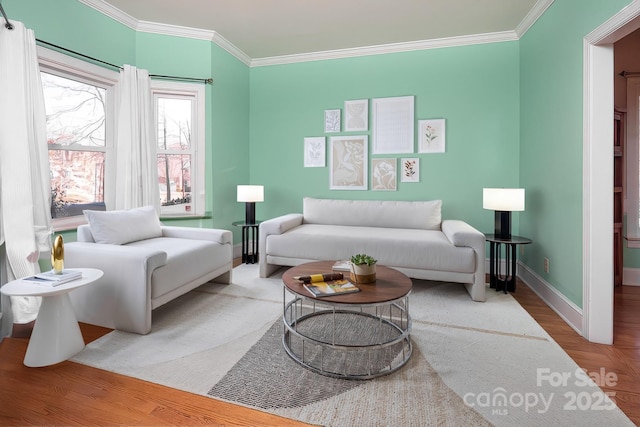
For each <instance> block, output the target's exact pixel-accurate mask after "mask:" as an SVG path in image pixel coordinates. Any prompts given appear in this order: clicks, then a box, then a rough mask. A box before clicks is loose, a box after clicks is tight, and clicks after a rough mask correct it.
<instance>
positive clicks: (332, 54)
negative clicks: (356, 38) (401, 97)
mask: <svg viewBox="0 0 640 427" xmlns="http://www.w3.org/2000/svg"><path fill="white" fill-rule="evenodd" d="M514 40H518V37H517V35H516V33H515V32H514V31H503V32H498V33H487V34H476V35H473V36H460V37H447V38H441V39H432V40H420V41H414V42H406V43H391V44H384V45H377V46H365V47H358V48H350V49H339V50H327V51H322V52H311V53H302V54H297V55H283V56H272V57H268V58H258V59H252V60H251V67H266V66H270V65H282V64H292V63H296V62H310V61H324V60H327V59H342V58H353V57H357V56H368V55H381V54H387V53H398V52H409V51H415V50H426V49H440V48H445V47H455V46H468V45H474V44H484V43H497V42H505V41H514Z"/></svg>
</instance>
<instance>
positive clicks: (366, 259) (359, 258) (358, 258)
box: [351, 254, 378, 265]
mask: <svg viewBox="0 0 640 427" xmlns="http://www.w3.org/2000/svg"><path fill="white" fill-rule="evenodd" d="M376 262H378V260H377V259H375V258H374V257H372V256H369V255H366V254H357V255H351V263H352V264H354V265H362V264H367V265H373V264H375V263H376Z"/></svg>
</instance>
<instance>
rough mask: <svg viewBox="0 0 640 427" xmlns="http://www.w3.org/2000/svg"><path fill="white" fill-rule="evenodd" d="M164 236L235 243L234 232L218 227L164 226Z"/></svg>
mask: <svg viewBox="0 0 640 427" xmlns="http://www.w3.org/2000/svg"><path fill="white" fill-rule="evenodd" d="M162 237H177V238H181V239H192V240H209V241H212V242H216V243H220V244H221V245H224V244H229V245H230V244H232V243H233V233H231V231H229V230H221V229H217V228H196V227H174V226H166V225H163V226H162Z"/></svg>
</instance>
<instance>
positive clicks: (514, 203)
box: [482, 188, 524, 239]
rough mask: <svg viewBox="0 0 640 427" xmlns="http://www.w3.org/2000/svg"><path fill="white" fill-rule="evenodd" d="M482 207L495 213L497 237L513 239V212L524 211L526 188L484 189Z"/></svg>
mask: <svg viewBox="0 0 640 427" xmlns="http://www.w3.org/2000/svg"><path fill="white" fill-rule="evenodd" d="M482 207H483V208H484V209H490V210H493V211H495V236H496V237H497V238H498V239H511V212H514V211H523V210H524V188H483V189H482Z"/></svg>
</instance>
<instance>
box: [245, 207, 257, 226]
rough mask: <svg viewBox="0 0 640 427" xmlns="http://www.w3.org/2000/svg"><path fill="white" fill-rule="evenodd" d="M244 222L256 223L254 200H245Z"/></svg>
mask: <svg viewBox="0 0 640 427" xmlns="http://www.w3.org/2000/svg"><path fill="white" fill-rule="evenodd" d="M244 223H245V224H255V223H256V203H255V202H246V204H245V215H244Z"/></svg>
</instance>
